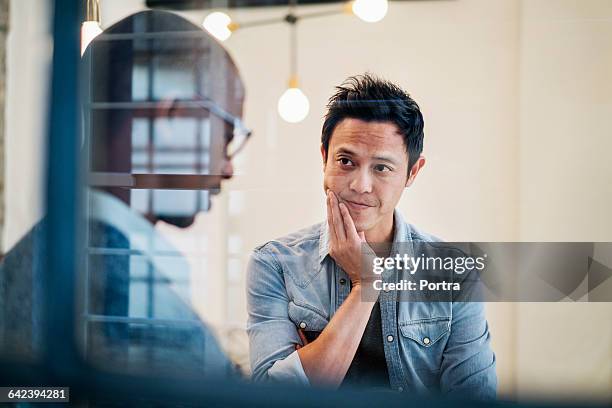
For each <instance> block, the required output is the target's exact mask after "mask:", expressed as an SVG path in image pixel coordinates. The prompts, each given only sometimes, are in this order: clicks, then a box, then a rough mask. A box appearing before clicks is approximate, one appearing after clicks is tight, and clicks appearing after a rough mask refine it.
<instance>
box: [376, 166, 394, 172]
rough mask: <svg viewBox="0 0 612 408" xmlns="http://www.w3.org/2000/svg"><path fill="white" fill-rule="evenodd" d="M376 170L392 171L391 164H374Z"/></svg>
mask: <svg viewBox="0 0 612 408" xmlns="http://www.w3.org/2000/svg"><path fill="white" fill-rule="evenodd" d="M374 170H376V171H378V172H381V173H382V172H387V171H391V168H390V167H389V166H385V165H384V164H377V165H376V166H374Z"/></svg>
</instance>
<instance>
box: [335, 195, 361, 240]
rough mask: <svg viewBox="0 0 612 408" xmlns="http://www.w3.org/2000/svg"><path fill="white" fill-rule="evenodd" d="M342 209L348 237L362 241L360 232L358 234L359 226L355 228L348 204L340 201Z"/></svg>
mask: <svg viewBox="0 0 612 408" xmlns="http://www.w3.org/2000/svg"><path fill="white" fill-rule="evenodd" d="M340 211H341V212H342V219H343V220H344V229H345V230H346V235H347V238H349V239H352V240H354V241H357V242H359V241H361V238H359V234H357V228H355V223H354V222H353V217H351V213H350V212H349V210H348V207H347V206H346V204H344V203H340Z"/></svg>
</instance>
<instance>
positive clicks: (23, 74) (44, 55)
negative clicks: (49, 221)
mask: <svg viewBox="0 0 612 408" xmlns="http://www.w3.org/2000/svg"><path fill="white" fill-rule="evenodd" d="M49 5H50V2H46V1H39V0H11V2H10V5H9V7H10V25H9V35H8V44H7V60H6V74H7V78H6V116H5V118H6V129H5V137H6V140H5V156H4V161H3V163H2V165H3V166H4V169H5V173H4V174H5V177H6V180H5V192H4V197H5V200H6V201H5V209H6V212H5V217H6V218H5V225H4V231H3V232H2V237H1V238H2V244H1V246H0V248H1V249H3V250H7V249H9V248H11V247H12V246H13V245H14V244H15V242H17V240H19V238H20V237H21V236H22V235H23V234H24V233H25V232H26V231H27V230H28V229H29V228H31V227H32V225H34V223H35V222H36V221H37V220H38V219H39V218H40V217H41V216H42V212H43V205H42V188H43V183H44V175H45V174H44V169H45V164H44V163H45V138H46V122H45V120H46V111H47V102H46V101H47V95H48V85H49V67H50V63H51V53H52V42H51V39H50V36H49V33H50V31H49V30H50V7H49Z"/></svg>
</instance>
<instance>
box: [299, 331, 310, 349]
mask: <svg viewBox="0 0 612 408" xmlns="http://www.w3.org/2000/svg"><path fill="white" fill-rule="evenodd" d="M298 336H300V340H302V346H305V345H307V344H308V339H306V335H305V334H304V332H303V331H302V329H298Z"/></svg>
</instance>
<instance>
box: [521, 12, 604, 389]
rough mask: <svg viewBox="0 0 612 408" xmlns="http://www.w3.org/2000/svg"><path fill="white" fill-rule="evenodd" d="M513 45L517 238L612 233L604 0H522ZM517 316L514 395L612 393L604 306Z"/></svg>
mask: <svg viewBox="0 0 612 408" xmlns="http://www.w3.org/2000/svg"><path fill="white" fill-rule="evenodd" d="M520 50H521V54H520V78H521V80H520V160H519V166H518V168H519V169H520V182H519V186H520V204H519V205H520V221H521V226H520V238H521V240H522V241H548V240H549V241H608V242H609V241H612V211H611V208H612V160H610V152H611V151H612V138H611V137H610V136H611V135H612V2H610V1H605V0H603V1H596V0H589V1H584V0H581V1H577V0H573V1H571V0H540V1H527V0H523V1H522V2H521V41H520ZM610 284H612V282H608V288H609V290H612V287H611V285H610ZM518 314H519V319H518V327H517V339H518V350H517V351H518V352H517V354H516V360H517V366H518V371H517V381H518V393H519V395H520V396H524V397H527V396H531V395H557V396H567V397H570V398H575V397H576V396H579V395H583V396H593V397H596V398H598V399H607V400H608V401H610V400H612V304H610V303H582V304H575V303H574V304H572V303H548V304H542V303H535V304H530V303H524V304H519V311H518Z"/></svg>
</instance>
